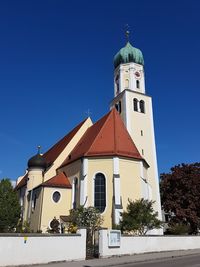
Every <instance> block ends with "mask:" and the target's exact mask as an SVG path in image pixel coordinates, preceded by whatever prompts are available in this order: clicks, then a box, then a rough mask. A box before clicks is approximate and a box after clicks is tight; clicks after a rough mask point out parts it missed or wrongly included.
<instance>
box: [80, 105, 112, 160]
mask: <svg viewBox="0 0 200 267" xmlns="http://www.w3.org/2000/svg"><path fill="white" fill-rule="evenodd" d="M112 111H113V109H112V110H111V111H109V112H108V113H107V114H106V115H105V116H103V118H105V117H107V118H106V119H105V122H104V123H103V125H102V126H101V129H100V131H99V132H98V134H97V135H96V136H95V138H94V140H93V142H92V144H91V145H90V147H89V148H88V150H87V152H85V154H87V153H88V151H89V150H90V149H91V148H92V146H93V145H94V143H95V141H96V139H97V137H98V136H99V135H100V133H101V132H102V130H103V128H104V127H105V124H106V122H107V120H108V118H109V115H110V113H111V112H112ZM103 118H101V119H100V120H103ZM100 120H98V121H97V122H96V123H98V122H99V121H100ZM96 123H95V124H96ZM95 124H93V125H92V126H95ZM92 126H91V127H92ZM85 154H84V155H85Z"/></svg>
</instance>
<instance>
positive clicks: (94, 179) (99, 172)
mask: <svg viewBox="0 0 200 267" xmlns="http://www.w3.org/2000/svg"><path fill="white" fill-rule="evenodd" d="M97 174H102V175H103V176H104V179H105V184H104V186H105V207H104V210H103V211H101V210H99V209H98V208H97V207H96V206H95V191H96V190H95V181H96V176H97ZM93 177H94V178H93V206H94V207H95V208H97V209H98V210H99V211H100V213H101V214H104V213H105V212H106V209H107V179H106V175H105V173H104V172H102V171H97V172H95V174H94V176H93Z"/></svg>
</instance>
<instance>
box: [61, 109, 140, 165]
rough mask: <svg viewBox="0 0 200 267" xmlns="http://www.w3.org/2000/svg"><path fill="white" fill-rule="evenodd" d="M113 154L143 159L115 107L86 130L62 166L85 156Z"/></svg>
mask: <svg viewBox="0 0 200 267" xmlns="http://www.w3.org/2000/svg"><path fill="white" fill-rule="evenodd" d="M111 155H118V156H124V157H129V158H134V159H143V158H142V157H141V155H140V153H139V151H138V149H137V148H136V146H135V144H134V142H133V140H132V138H131V136H130V135H129V133H128V131H127V129H126V127H125V125H124V123H123V121H122V119H121V117H120V115H119V114H118V112H117V111H116V109H115V108H114V109H112V110H111V111H110V112H109V113H108V114H107V115H105V116H104V117H103V118H101V119H100V120H99V121H97V122H96V123H95V124H94V125H92V126H91V127H90V128H89V129H88V130H87V131H86V133H85V134H84V135H83V137H82V138H81V139H80V141H79V142H78V144H77V145H76V146H75V148H74V149H73V150H72V152H71V154H70V158H67V159H66V160H65V161H64V163H63V164H62V165H61V166H64V165H66V164H69V163H70V162H72V161H74V160H77V159H79V158H81V157H83V156H88V157H91V156H111Z"/></svg>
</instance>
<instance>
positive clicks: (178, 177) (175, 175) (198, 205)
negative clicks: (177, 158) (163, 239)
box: [160, 163, 200, 234]
mask: <svg viewBox="0 0 200 267" xmlns="http://www.w3.org/2000/svg"><path fill="white" fill-rule="evenodd" d="M160 180H161V182H160V192H161V202H162V207H163V209H164V211H165V212H166V213H168V214H169V215H171V216H170V222H169V227H174V226H177V225H186V226H189V228H188V229H189V230H188V233H192V234H195V233H197V231H198V229H199V228H200V163H193V164H181V165H177V166H174V167H172V168H171V172H170V173H163V174H161V175H160Z"/></svg>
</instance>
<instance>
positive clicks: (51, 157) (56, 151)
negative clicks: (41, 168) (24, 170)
mask: <svg viewBox="0 0 200 267" xmlns="http://www.w3.org/2000/svg"><path fill="white" fill-rule="evenodd" d="M86 120H87V119H85V120H84V121H82V122H81V123H79V124H78V125H77V126H76V127H75V128H74V129H73V130H72V131H71V132H69V133H68V134H67V135H65V136H64V137H63V138H62V139H61V140H60V141H58V142H57V143H56V144H55V145H54V146H52V147H51V148H50V149H49V150H48V151H47V152H46V153H44V154H43V157H44V158H45V159H46V161H47V164H51V163H53V162H54V161H55V160H56V159H57V157H58V156H59V155H60V153H61V152H62V151H63V150H64V148H65V147H66V146H67V145H68V144H69V142H70V141H71V140H72V138H73V137H74V136H75V134H76V133H77V132H78V130H79V129H80V128H81V126H82V125H83V124H84V122H85V121H86ZM27 177H28V175H27V174H26V175H25V176H24V177H23V178H22V180H21V181H20V182H19V184H18V185H17V186H16V187H15V189H16V190H18V189H19V188H21V187H23V186H25V185H26V182H27Z"/></svg>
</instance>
